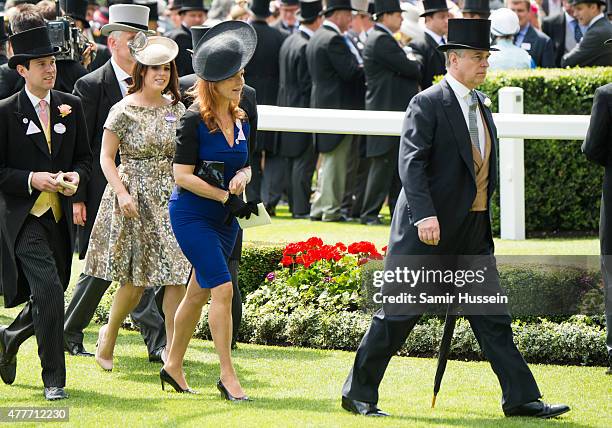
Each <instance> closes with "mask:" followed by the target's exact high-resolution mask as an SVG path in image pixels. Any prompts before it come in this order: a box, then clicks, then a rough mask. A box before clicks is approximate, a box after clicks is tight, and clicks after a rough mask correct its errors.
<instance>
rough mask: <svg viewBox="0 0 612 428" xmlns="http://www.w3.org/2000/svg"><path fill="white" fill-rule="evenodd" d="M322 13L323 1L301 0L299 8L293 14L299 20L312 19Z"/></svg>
mask: <svg viewBox="0 0 612 428" xmlns="http://www.w3.org/2000/svg"><path fill="white" fill-rule="evenodd" d="M320 15H323V2H322V1H321V0H302V1H300V10H299V11H298V12H297V13H296V14H295V16H296V17H297V19H298V20H299V21H300V22H304V21H306V22H308V21H314V20H315V19H317V17H318V16H320Z"/></svg>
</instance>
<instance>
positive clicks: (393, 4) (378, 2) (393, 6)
mask: <svg viewBox="0 0 612 428" xmlns="http://www.w3.org/2000/svg"><path fill="white" fill-rule="evenodd" d="M394 12H402V8H401V7H400V2H399V0H374V16H373V18H374V19H375V20H377V19H379V18H380V17H381V15H382V14H383V13H394Z"/></svg>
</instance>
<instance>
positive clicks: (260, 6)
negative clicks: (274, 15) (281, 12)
mask: <svg viewBox="0 0 612 428" xmlns="http://www.w3.org/2000/svg"><path fill="white" fill-rule="evenodd" d="M250 9H251V12H253V15H255V16H257V17H258V18H267V17H268V16H270V15H271V13H270V0H253V3H252V4H251V7H250Z"/></svg>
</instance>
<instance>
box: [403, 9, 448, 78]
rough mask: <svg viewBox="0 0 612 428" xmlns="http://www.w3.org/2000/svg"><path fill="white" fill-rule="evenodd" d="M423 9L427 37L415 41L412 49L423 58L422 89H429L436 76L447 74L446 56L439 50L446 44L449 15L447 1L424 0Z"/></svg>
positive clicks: (422, 15) (411, 45) (411, 44)
mask: <svg viewBox="0 0 612 428" xmlns="http://www.w3.org/2000/svg"><path fill="white" fill-rule="evenodd" d="M423 7H424V8H425V10H424V11H423V13H422V14H421V17H424V18H425V37H424V38H423V39H415V40H413V41H412V43H410V47H411V48H412V50H413V51H414V52H415V53H416V54H418V55H420V57H421V58H422V61H423V68H422V69H421V89H427V88H429V87H430V86H431V85H432V84H433V80H434V77H435V76H441V75H443V74H444V73H446V67H445V65H444V54H442V52H440V51H439V50H438V49H437V48H438V46H440V45H443V44H445V43H446V39H445V37H446V33H447V32H448V18H449V13H448V6H447V5H446V0H424V1H423Z"/></svg>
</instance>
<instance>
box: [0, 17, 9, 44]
mask: <svg viewBox="0 0 612 428" xmlns="http://www.w3.org/2000/svg"><path fill="white" fill-rule="evenodd" d="M8 39H9V36H8V34H6V27H5V26H4V16H0V43H2V42H6V41H7V40H8Z"/></svg>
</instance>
